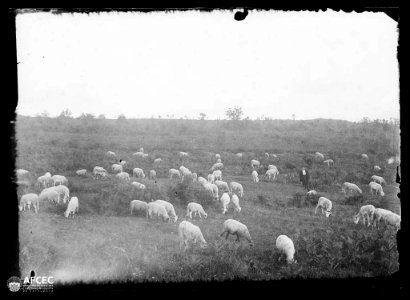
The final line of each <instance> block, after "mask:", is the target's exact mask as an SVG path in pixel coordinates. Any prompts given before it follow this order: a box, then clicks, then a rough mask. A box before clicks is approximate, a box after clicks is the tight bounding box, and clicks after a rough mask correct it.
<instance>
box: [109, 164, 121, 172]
mask: <svg viewBox="0 0 410 300" xmlns="http://www.w3.org/2000/svg"><path fill="white" fill-rule="evenodd" d="M111 169H112V172H113V173H121V172H123V168H122V165H119V164H113V165H112V166H111Z"/></svg>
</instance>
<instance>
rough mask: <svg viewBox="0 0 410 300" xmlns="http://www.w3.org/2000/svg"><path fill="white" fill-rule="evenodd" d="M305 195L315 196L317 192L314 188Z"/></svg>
mask: <svg viewBox="0 0 410 300" xmlns="http://www.w3.org/2000/svg"><path fill="white" fill-rule="evenodd" d="M306 195H307V196H316V195H317V192H316V191H315V190H310V191H309V192H307V193H306Z"/></svg>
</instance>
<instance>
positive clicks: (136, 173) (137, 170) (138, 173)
mask: <svg viewBox="0 0 410 300" xmlns="http://www.w3.org/2000/svg"><path fill="white" fill-rule="evenodd" d="M132 176H133V177H137V178H145V174H144V171H143V170H142V169H141V168H134V169H133V170H132Z"/></svg>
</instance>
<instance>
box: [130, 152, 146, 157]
mask: <svg viewBox="0 0 410 300" xmlns="http://www.w3.org/2000/svg"><path fill="white" fill-rule="evenodd" d="M132 155H133V156H137V157H144V152H141V151H138V152H135V153H133V154H132Z"/></svg>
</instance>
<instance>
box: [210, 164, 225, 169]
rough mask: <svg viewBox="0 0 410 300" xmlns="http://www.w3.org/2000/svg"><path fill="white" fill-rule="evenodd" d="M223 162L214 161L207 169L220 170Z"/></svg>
mask: <svg viewBox="0 0 410 300" xmlns="http://www.w3.org/2000/svg"><path fill="white" fill-rule="evenodd" d="M223 167H224V164H223V163H221V162H217V163H214V164H213V166H212V167H211V168H210V169H209V170H210V171H215V170H221V169H223Z"/></svg>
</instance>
